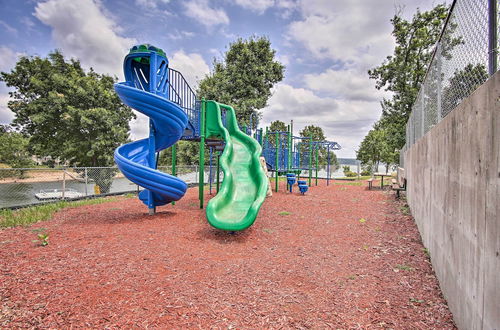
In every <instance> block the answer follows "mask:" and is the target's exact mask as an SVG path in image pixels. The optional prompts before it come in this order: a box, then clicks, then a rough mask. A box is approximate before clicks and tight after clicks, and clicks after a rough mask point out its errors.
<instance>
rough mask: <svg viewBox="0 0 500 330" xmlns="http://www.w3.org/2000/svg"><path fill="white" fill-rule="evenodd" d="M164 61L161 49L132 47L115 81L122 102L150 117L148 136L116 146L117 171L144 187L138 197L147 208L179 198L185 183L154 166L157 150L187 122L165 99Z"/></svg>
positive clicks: (172, 139) (173, 139)
mask: <svg viewBox="0 0 500 330" xmlns="http://www.w3.org/2000/svg"><path fill="white" fill-rule="evenodd" d="M168 70H169V68H168V60H167V58H166V56H165V55H164V53H163V51H162V50H161V49H158V48H156V47H153V46H150V47H149V48H146V49H144V47H143V46H142V48H140V47H137V46H135V47H133V48H132V49H131V51H130V53H129V54H128V55H127V56H126V57H125V60H124V71H125V79H126V81H125V82H122V83H118V84H115V91H116V93H117V94H118V96H119V97H120V99H121V100H122V102H123V103H125V104H126V105H128V106H129V107H131V108H133V109H135V110H137V111H139V112H141V113H143V114H144V115H146V116H147V117H149V118H150V124H149V125H150V135H149V138H147V139H142V140H138V141H134V142H131V143H127V144H124V145H122V146H120V147H118V148H117V149H116V151H115V154H114V158H115V162H116V164H117V165H118V168H119V169H120V171H121V172H122V173H123V174H124V175H125V177H126V178H127V179H129V180H130V181H132V182H133V183H135V184H137V185H139V186H141V187H144V188H145V190H143V191H142V192H141V193H140V194H139V198H140V199H141V200H142V201H143V203H144V204H146V205H147V206H148V208H149V209H150V210H154V209H155V207H156V206H161V205H165V204H168V203H170V202H172V201H177V200H179V199H181V198H182V197H183V196H184V194H185V193H186V190H187V184H186V183H185V182H184V181H182V180H181V179H179V178H177V177H175V176H172V175H169V174H166V173H163V172H160V171H158V170H157V169H156V167H157V166H156V165H157V159H156V154H157V152H159V151H161V150H163V149H166V148H169V147H171V146H172V145H174V144H175V143H176V142H177V141H178V140H179V139H180V138H181V136H182V134H183V133H184V130H185V128H186V126H187V124H188V116H187V114H186V112H185V111H184V110H183V109H182V108H181V107H180V106H179V105H178V104H176V103H174V102H172V101H170V100H169V87H168V86H169V82H168Z"/></svg>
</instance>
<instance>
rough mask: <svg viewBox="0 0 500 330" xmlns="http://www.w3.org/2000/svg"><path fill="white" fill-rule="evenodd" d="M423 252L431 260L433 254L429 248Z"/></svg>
mask: <svg viewBox="0 0 500 330" xmlns="http://www.w3.org/2000/svg"><path fill="white" fill-rule="evenodd" d="M422 251H424V253H425V255H426V256H427V257H428V258H430V257H431V253H430V252H429V249H428V248H423V249H422Z"/></svg>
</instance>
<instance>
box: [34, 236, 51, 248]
mask: <svg viewBox="0 0 500 330" xmlns="http://www.w3.org/2000/svg"><path fill="white" fill-rule="evenodd" d="M37 238H38V239H36V240H33V243H39V244H40V246H47V245H49V234H48V233H40V234H38V236H37Z"/></svg>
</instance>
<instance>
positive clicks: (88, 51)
mask: <svg viewBox="0 0 500 330" xmlns="http://www.w3.org/2000/svg"><path fill="white" fill-rule="evenodd" d="M103 12H104V11H103V10H102V8H101V7H100V3H98V2H96V1H93V0H80V1H71V0H49V1H46V2H42V3H38V4H37V6H36V8H35V13H34V15H35V17H37V18H38V19H39V20H40V21H41V22H43V23H44V24H46V25H48V26H50V27H52V37H53V39H54V40H55V42H56V43H57V45H58V47H60V48H61V49H62V51H63V53H64V54H65V55H67V56H70V57H76V58H78V59H80V61H81V63H82V64H83V65H84V66H91V67H93V68H94V69H95V70H96V71H98V72H101V73H110V74H115V75H117V76H118V77H122V76H123V73H122V59H123V57H124V55H125V54H126V53H127V50H128V49H129V48H130V47H131V46H133V45H134V44H135V43H136V42H137V41H136V40H135V39H132V38H124V37H121V36H119V35H118V34H117V31H119V30H120V28H119V26H118V25H117V24H116V23H115V22H114V21H113V20H112V19H111V18H110V17H108V16H106V15H105V14H104V13H103Z"/></svg>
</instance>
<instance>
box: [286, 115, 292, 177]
mask: <svg viewBox="0 0 500 330" xmlns="http://www.w3.org/2000/svg"><path fill="white" fill-rule="evenodd" d="M287 142H288V166H287V169H288V171H289V172H290V170H291V169H292V149H291V146H292V134H291V130H290V125H288V141H287Z"/></svg>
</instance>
